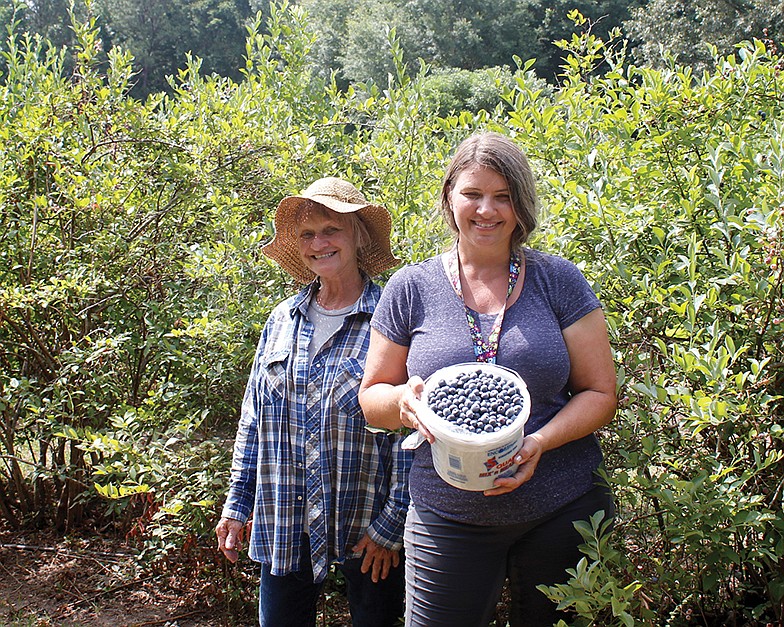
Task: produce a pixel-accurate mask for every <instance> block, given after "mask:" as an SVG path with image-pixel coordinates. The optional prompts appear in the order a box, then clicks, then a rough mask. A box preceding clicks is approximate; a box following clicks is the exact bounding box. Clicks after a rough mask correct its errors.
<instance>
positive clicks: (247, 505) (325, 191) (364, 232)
mask: <svg viewBox="0 0 784 627" xmlns="http://www.w3.org/2000/svg"><path fill="white" fill-rule="evenodd" d="M390 228H391V221H390V217H389V214H388V212H387V211H386V209H384V208H383V207H381V206H379V205H375V204H371V203H368V202H367V201H366V200H365V198H364V197H363V196H362V194H361V193H360V192H359V191H358V190H357V189H356V188H355V187H354V186H353V185H351V184H350V183H347V182H346V181H343V180H340V179H337V178H332V177H329V178H323V179H319V180H318V181H316V182H315V183H313V184H312V185H311V186H310V187H308V188H307V189H306V190H305V191H304V192H303V193H302V194H301V195H299V196H290V197H287V198H284V199H283V200H282V201H281V202H280V204H279V206H278V209H277V212H276V214H275V237H274V239H273V240H272V242H270V243H269V244H267V245H266V246H265V247H264V248H263V251H264V253H265V254H266V255H267V256H269V257H270V258H272V259H274V260H275V261H276V262H277V263H279V264H280V265H281V267H282V268H283V269H284V270H286V271H287V272H288V273H289V274H290V275H291V276H293V277H294V278H295V279H296V280H297V281H299V282H301V283H305V284H306V285H305V286H304V287H303V288H302V289H301V290H300V292H299V293H298V294H296V295H295V296H292V297H291V298H289V299H287V300H285V301H283V302H282V303H280V304H278V305H277V307H275V309H274V310H273V312H272V313H271V315H270V317H269V319H268V320H267V323H266V325H265V327H264V331H263V333H262V335H261V340H260V342H259V345H258V349H257V351H256V356H255V359H254V361H253V367H252V370H251V374H250V379H249V381H248V385H247V389H246V392H245V398H244V400H243V404H242V415H241V418H240V423H239V428H238V430H237V436H236V440H235V443H234V455H233V463H232V470H231V482H230V485H229V492H228V496H227V499H226V503H225V505H224V507H223V513H222V518H221V520H220V522H219V524H218V526H217V528H216V534H217V536H218V546H219V548H220V550H221V551H223V553H224V554H225V555H226V556H227V557H228V559H230V560H231V561H235V560H236V559H237V556H238V553H237V552H238V550H239V549H240V542H241V536H242V530H243V528H244V524H245V522H246V521H247V520H248V519H249V518H250V517H251V515H252V518H253V524H252V531H251V535H250V546H249V552H250V557H251V558H252V559H254V560H256V561H258V562H261V582H260V592H259V621H260V623H261V625H262V626H270V627H281V626H286V625H290V626H292V627H303V626H307V625H315V621H316V602H317V599H318V596H319V593H320V591H321V588H322V587H323V583H324V579H325V577H326V575H327V573H328V570H329V568H330V565H331V564H337V565H338V567H339V568H340V570H341V571H342V573H343V575H344V577H345V580H346V582H347V591H348V599H349V605H350V611H351V616H352V621H353V624H354V625H360V626H367V627H373V626H378V627H382V626H391V625H394V624H395V623H396V622H397V621H398V620H399V618H400V617H401V616H402V615H403V583H402V582H403V578H402V572H401V571H402V570H403V569H402V566H400V554H399V551H400V549H401V545H402V531H403V525H404V521H405V511H406V508H407V506H408V493H407V472H408V465H409V461H410V459H409V453H406V452H403V451H401V449H400V442H399V438H398V436H396V435H390V434H384V433H379V432H373V431H371V430H369V429H368V428H367V424H366V421H365V418H364V416H363V414H362V411H361V409H360V406H359V402H358V399H357V392H358V389H359V384H360V381H361V378H362V373H363V370H364V364H365V356H366V353H367V349H368V342H369V333H370V317H371V315H372V313H373V311H374V309H375V306H376V302H377V301H378V298H379V296H380V293H381V290H380V288H379V287H378V286H377V285H376V284H374V283H373V282H372V281H371V280H370V278H369V277H370V276H374V275H376V274H379V273H381V272H383V271H384V270H387V269H389V268H391V267H393V266H395V265H396V264H397V263H398V260H397V259H395V257H394V256H393V255H392V253H391V251H390V244H389V234H390Z"/></svg>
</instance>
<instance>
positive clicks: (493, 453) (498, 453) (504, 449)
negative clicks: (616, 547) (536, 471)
mask: <svg viewBox="0 0 784 627" xmlns="http://www.w3.org/2000/svg"><path fill="white" fill-rule="evenodd" d="M517 446H518V444H517V440H512V441H511V442H507V443H506V444H504V445H503V446H501V447H499V448H495V449H491V450H489V451H487V456H488V457H503V456H504V455H506V454H507V453H509V452H510V451H511V450H512V449H514V448H516V447H517Z"/></svg>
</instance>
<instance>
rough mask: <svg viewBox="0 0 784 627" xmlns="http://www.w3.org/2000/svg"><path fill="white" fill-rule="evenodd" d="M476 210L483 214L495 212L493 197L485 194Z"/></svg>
mask: <svg viewBox="0 0 784 627" xmlns="http://www.w3.org/2000/svg"><path fill="white" fill-rule="evenodd" d="M476 212H477V213H480V214H482V215H488V214H491V213H495V203H494V202H493V199H492V198H491V197H489V196H483V197H482V198H480V199H479V204H478V206H477V208H476Z"/></svg>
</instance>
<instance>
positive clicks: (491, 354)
mask: <svg viewBox="0 0 784 627" xmlns="http://www.w3.org/2000/svg"><path fill="white" fill-rule="evenodd" d="M447 273H448V274H449V280H450V281H451V283H452V287H453V288H454V290H455V292H456V293H457V296H458V297H459V298H460V300H461V301H463V308H464V309H465V315H466V322H468V330H469V331H470V333H471V341H472V342H473V344H474V354H475V355H476V360H477V361H483V362H488V363H491V364H494V363H495V358H496V355H498V342H499V338H500V335H501V325H502V324H503V323H504V314H505V313H506V308H507V307H508V305H509V297H510V296H511V295H512V291H513V290H514V288H515V284H516V283H517V278H518V277H519V276H520V255H518V254H517V252H515V251H512V254H511V256H510V257H509V287H508V289H507V291H506V302H505V303H504V308H503V309H502V310H501V311H500V312H499V314H498V316H496V319H495V322H494V323H493V328H492V329H491V330H490V335H489V336H488V338H487V341H486V342H485V339H484V337H482V329H481V327H480V326H479V318H478V316H477V315H476V313H475V312H474V311H472V310H471V309H470V308H469V307H468V305H466V304H465V299H464V298H463V288H462V287H461V285H460V259H459V258H458V255H457V247H455V248H454V249H452V250H451V251H449V252H448V253H447Z"/></svg>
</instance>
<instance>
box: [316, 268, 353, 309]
mask: <svg viewBox="0 0 784 627" xmlns="http://www.w3.org/2000/svg"><path fill="white" fill-rule="evenodd" d="M364 287H365V281H364V279H363V278H362V275H361V274H360V273H359V271H357V273H356V274H355V275H352V276H351V277H340V278H326V277H319V287H318V292H317V293H316V302H317V303H318V304H319V305H321V306H322V307H323V308H324V309H342V308H343V307H348V306H349V305H351V304H353V303H355V302H356V301H357V299H358V298H359V297H360V295H361V294H362V290H363V289H364Z"/></svg>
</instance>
